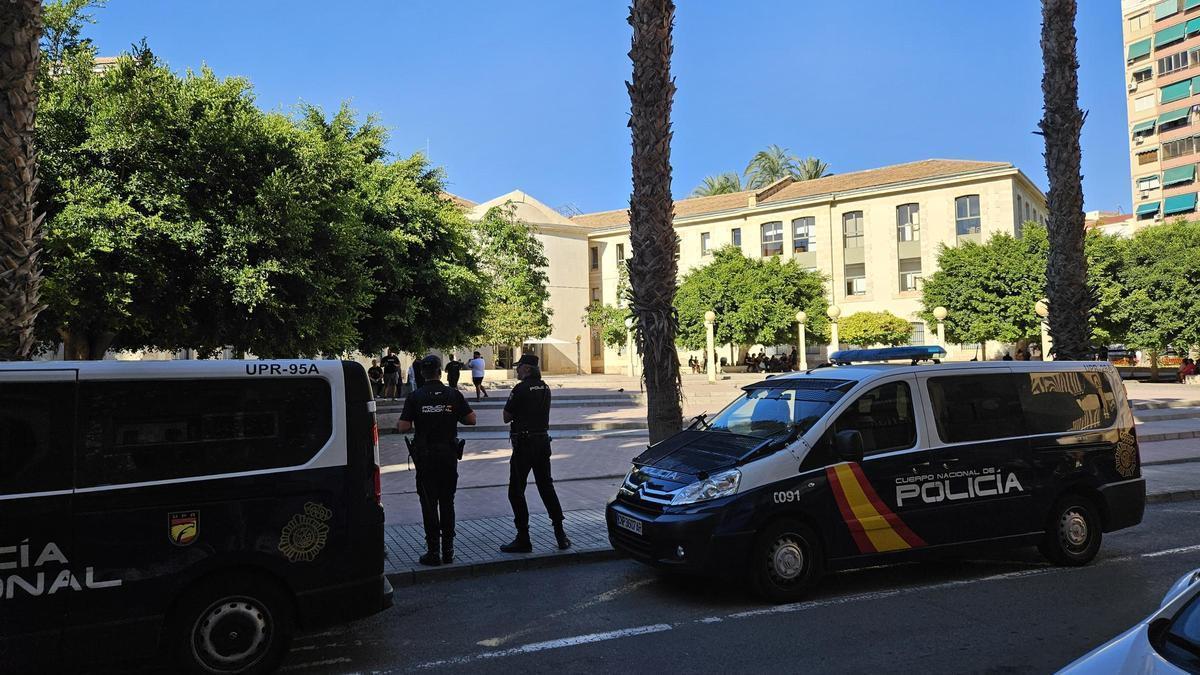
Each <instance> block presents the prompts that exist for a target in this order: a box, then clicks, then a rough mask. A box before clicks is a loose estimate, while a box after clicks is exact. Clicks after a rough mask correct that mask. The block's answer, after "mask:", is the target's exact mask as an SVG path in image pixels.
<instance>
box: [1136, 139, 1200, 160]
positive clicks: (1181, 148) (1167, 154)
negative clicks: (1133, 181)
mask: <svg viewBox="0 0 1200 675" xmlns="http://www.w3.org/2000/svg"><path fill="white" fill-rule="evenodd" d="M1194 152H1196V140H1195V138H1194V137H1192V136H1188V137H1187V138H1180V139H1179V140H1175V141H1167V142H1166V143H1163V144H1162V156H1163V159H1174V158H1175V157H1183V156H1184V155H1190V154H1192V153H1194ZM1146 154H1150V153H1146ZM1141 158H1142V156H1141V155H1138V162H1139V163H1143V162H1141Z"/></svg>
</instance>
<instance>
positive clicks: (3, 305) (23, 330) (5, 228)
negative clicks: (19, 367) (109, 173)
mask: <svg viewBox="0 0 1200 675" xmlns="http://www.w3.org/2000/svg"><path fill="white" fill-rule="evenodd" d="M41 33H42V3H41V2H40V0H9V2H6V3H4V10H3V11H0V360H11V359H25V358H28V357H29V355H30V353H31V352H32V351H33V321H34V319H36V318H37V315H38V313H39V312H41V310H42V305H41V302H40V295H39V289H40V287H41V281H42V274H41V267H40V266H39V265H38V254H39V253H40V251H41V239H42V227H41V226H42V216H34V213H33V209H34V206H35V202H34V192H35V191H36V190H37V185H38V179H37V157H36V155H35V153H34V145H33V141H34V138H33V132H34V118H35V115H36V113H37V70H38V58H39V57H40V51H39V49H38V40H39V39H40V38H41Z"/></svg>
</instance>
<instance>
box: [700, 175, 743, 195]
mask: <svg viewBox="0 0 1200 675" xmlns="http://www.w3.org/2000/svg"><path fill="white" fill-rule="evenodd" d="M741 191H742V179H741V178H740V177H739V176H738V175H737V174H736V173H733V172H732V171H727V172H725V173H719V174H717V175H715V176H705V177H704V181H703V182H702V183H700V185H698V186H697V187H696V189H695V190H692V195H691V196H693V197H711V196H713V195H725V194H729V193H731V192H741Z"/></svg>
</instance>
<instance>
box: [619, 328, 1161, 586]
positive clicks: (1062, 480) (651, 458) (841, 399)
mask: <svg viewBox="0 0 1200 675" xmlns="http://www.w3.org/2000/svg"><path fill="white" fill-rule="evenodd" d="M941 353H944V352H942V350H941V349H940V348H938V347H910V348H895V349H880V350H858V351H856V352H854V353H850V352H839V353H836V354H834V361H835V362H839V363H840V365H837V366H836V367H829V368H818V369H814V370H811V371H808V372H804V373H793V374H788V375H782V376H778V377H773V378H770V379H767V380H763V381H761V382H758V383H756V384H752V385H749V386H747V387H745V388H744V390H745V393H744V394H743V395H742V396H740V397H739V398H738V399H736V400H735V401H733V402H732V403H731V404H730V405H729V406H728V407H726V408H725V409H724V410H722V411H721V412H720V413H719V414H717V415H716V416H715V417H713V418H711V419H708V418H706V417H700V418H697V419H696V420H694V421H693V423H692V425H691V426H690V427H689V428H688V429H686V430H684V431H683V432H681V433H679V434H677V435H675V436H673V437H671V438H668V439H666V440H664V441H662V442H660V443H657V444H655V445H653V446H651V447H649V448H647V449H646V451H645V452H643V453H642V454H641V455H639V456H638V457H636V458H635V459H634V460H633V467H632V468H631V469H630V470H629V473H628V475H627V476H626V478H625V481H624V483H623V484H622V486H621V488H620V490H619V491H618V493H617V495H616V496H615V497H614V498H613V500H612V501H611V502H610V503H609V504H608V508H607V521H608V533H609V539H610V541H611V543H612V545H613V547H614V548H616V549H617V550H618V551H621V552H624V553H625V554H626V555H628V556H630V557H632V558H634V559H637V560H640V561H642V562H645V563H649V564H652V565H655V566H658V567H662V568H667V569H674V570H680V571H688V572H699V573H725V572H731V571H733V572H739V573H746V574H748V575H749V578H750V580H751V581H752V582H753V585H754V587H755V588H756V589H757V590H758V591H759V592H760V593H761V594H762V595H763V596H765V597H766V598H768V599H770V600H773V601H790V600H793V599H796V598H799V597H801V596H802V595H803V594H804V593H805V592H806V591H807V590H809V589H810V588H811V587H812V586H813V585H814V584H815V583H816V582H817V580H818V579H819V578H820V575H821V573H822V572H823V571H825V570H828V569H838V568H847V567H855V566H863V565H870V564H876V563H880V562H888V561H900V560H906V559H911V558H913V557H917V556H921V555H925V554H927V553H928V552H930V551H943V550H950V549H954V548H959V547H964V546H977V545H981V544H1004V545H1012V546H1021V545H1037V546H1038V547H1039V548H1040V549H1041V551H1042V553H1043V554H1044V555H1045V556H1046V557H1047V558H1049V559H1050V560H1051V561H1053V562H1055V563H1057V564H1062V565H1083V564H1086V563H1088V562H1089V561H1091V560H1092V558H1093V557H1095V555H1096V553H1097V551H1098V550H1099V548H1100V542H1101V538H1102V535H1103V533H1104V532H1111V531H1113V530H1119V529H1121V528H1126V527H1131V526H1133V525H1136V524H1138V523H1140V522H1141V520H1142V513H1143V511H1144V509H1145V502H1146V493H1145V480H1144V479H1143V478H1142V476H1141V466H1140V458H1139V454H1138V445H1137V435H1136V433H1135V430H1134V420H1133V415H1132V413H1131V411H1130V409H1129V403H1128V401H1127V399H1126V397H1125V389H1124V386H1123V385H1122V383H1121V380H1120V377H1119V375H1118V374H1117V371H1116V369H1114V368H1113V367H1112V366H1111V365H1109V364H1107V363H1097V362H1063V361H1029V362H1016V361H1004V362H992V363H987V362H982V363H936V362H935V363H932V364H919V362H920V361H923V360H931V359H933V358H935V357H936V356H938V355H940V354H941ZM892 359H902V360H904V361H907V362H908V363H902V364H896V363H887V362H885V361H887V360H892ZM864 361H865V362H864ZM872 361H878V362H872Z"/></svg>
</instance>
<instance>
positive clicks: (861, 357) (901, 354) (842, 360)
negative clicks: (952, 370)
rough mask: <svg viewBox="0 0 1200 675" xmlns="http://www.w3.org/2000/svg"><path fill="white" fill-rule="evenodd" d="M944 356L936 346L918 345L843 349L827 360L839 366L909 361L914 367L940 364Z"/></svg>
mask: <svg viewBox="0 0 1200 675" xmlns="http://www.w3.org/2000/svg"><path fill="white" fill-rule="evenodd" d="M944 356H946V350H945V349H942V348H941V347H939V346H937V345H920V346H909V347H885V348H883V349H843V350H840V351H836V352H834V353H833V354H831V355H830V356H829V360H830V361H831V362H833V363H834V364H836V365H841V366H846V365H850V364H851V363H855V362H859V363H861V362H863V361H911V362H912V365H914V366H915V365H917V363H918V362H920V361H932V362H934V363H940V360H939V359H941V358H942V357H944Z"/></svg>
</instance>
